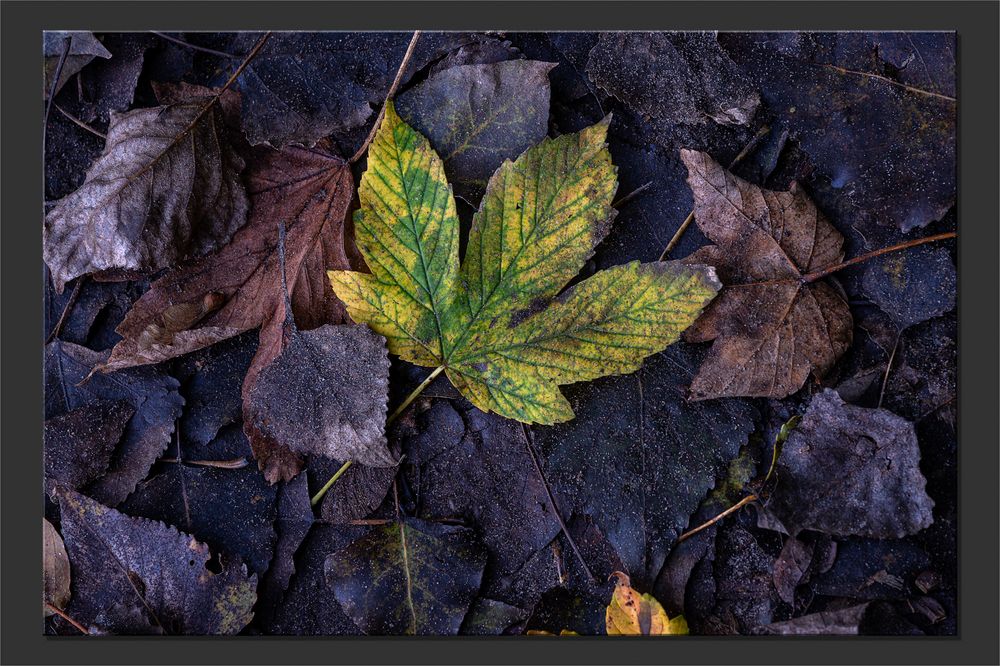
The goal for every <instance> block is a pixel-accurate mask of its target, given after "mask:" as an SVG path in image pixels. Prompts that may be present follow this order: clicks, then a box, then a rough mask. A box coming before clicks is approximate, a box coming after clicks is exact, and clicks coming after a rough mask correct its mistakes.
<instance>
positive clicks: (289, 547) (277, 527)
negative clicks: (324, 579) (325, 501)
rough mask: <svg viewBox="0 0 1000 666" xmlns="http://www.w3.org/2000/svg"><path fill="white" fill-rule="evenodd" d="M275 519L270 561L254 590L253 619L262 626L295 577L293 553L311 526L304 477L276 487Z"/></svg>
mask: <svg viewBox="0 0 1000 666" xmlns="http://www.w3.org/2000/svg"><path fill="white" fill-rule="evenodd" d="M277 495H278V497H277V518H276V520H275V522H274V531H275V533H276V534H277V540H276V541H275V544H274V557H272V558H271V563H270V565H269V566H268V569H267V573H266V574H264V576H263V577H262V579H261V582H260V585H259V586H258V588H257V597H258V603H257V617H258V620H259V621H260V622H262V623H264V625H263V626H266V623H267V622H268V621H269V619H270V618H272V617H273V615H274V613H275V612H276V610H277V607H278V604H279V603H280V602H281V600H282V598H283V597H284V594H285V590H287V589H288V584H289V582H290V581H291V578H292V575H293V574H294V573H295V560H294V556H295V551H297V550H298V549H299V546H301V545H302V542H303V541H304V540H305V538H306V535H307V534H308V533H309V528H310V527H312V523H313V512H312V507H311V506H310V505H309V488H308V486H307V484H306V477H305V476H298V477H296V478H294V479H292V480H291V481H288V482H287V483H282V484H279V485H278V487H277Z"/></svg>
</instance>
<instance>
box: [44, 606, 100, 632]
mask: <svg viewBox="0 0 1000 666" xmlns="http://www.w3.org/2000/svg"><path fill="white" fill-rule="evenodd" d="M43 603H44V605H45V607H46V608H48V609H49V610H50V611H51V612H53V613H55V614H56V615H58V616H59V617H61V618H62V619H64V620H66V621H67V622H69V623H70V624H71V625H73V628H74V629H76V630H77V631H79V632H80V633H81V634H83V635H84V636H89V635H90V631H89V630H88V629H87V627H85V626H83V625H82V624H80V623H79V622H77V621H76V620H74V619H73V618H71V617H70V616H69V615H67V614H66V613H65V612H64V611H63V610H62V609H61V608H59V607H58V606H54V605H52V604H50V603H49V602H48V601H46V602H43Z"/></svg>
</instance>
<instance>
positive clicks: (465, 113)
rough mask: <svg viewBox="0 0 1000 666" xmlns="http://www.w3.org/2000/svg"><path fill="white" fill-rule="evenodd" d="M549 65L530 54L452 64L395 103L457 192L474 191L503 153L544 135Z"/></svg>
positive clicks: (510, 154)
mask: <svg viewBox="0 0 1000 666" xmlns="http://www.w3.org/2000/svg"><path fill="white" fill-rule="evenodd" d="M553 67H555V63H548V62H538V61H534V60H506V61H504V62H495V63H489V64H469V65H461V66H455V67H451V68H449V69H446V70H444V71H441V72H438V73H436V74H433V75H432V76H431V77H430V78H428V79H427V80H426V81H423V82H422V83H420V84H419V85H417V86H414V87H413V88H411V89H410V90H407V91H406V92H405V93H403V94H402V95H400V96H399V98H398V99H397V100H396V111H397V112H398V113H399V115H400V117H401V118H403V119H404V120H406V122H407V123H408V124H409V125H411V126H412V127H413V128H414V129H416V130H417V131H418V132H420V133H421V134H423V135H424V136H426V137H427V139H428V140H429V141H430V142H431V145H432V146H433V147H434V149H435V150H436V151H437V152H438V153H439V154H440V155H441V159H442V160H444V168H445V174H447V176H448V181H449V182H450V183H451V184H452V186H453V187H454V188H455V192H456V194H458V195H460V196H464V197H467V198H473V199H478V197H479V196H481V195H482V193H483V191H484V190H485V189H486V182H487V181H488V180H489V178H490V176H492V175H493V172H494V171H496V169H497V167H499V166H500V164H501V163H502V162H503V161H504V160H505V159H510V160H513V159H515V158H516V157H517V156H518V155H520V154H521V153H523V152H524V151H525V150H527V149H528V148H531V147H532V146H534V145H535V144H537V143H538V142H540V141H541V140H542V139H544V138H545V136H546V133H547V131H548V124H549V77H548V73H549V71H550V70H551V69H552V68H553Z"/></svg>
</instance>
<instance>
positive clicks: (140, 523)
mask: <svg viewBox="0 0 1000 666" xmlns="http://www.w3.org/2000/svg"><path fill="white" fill-rule="evenodd" d="M59 494H60V507H61V517H62V526H63V538H64V539H65V542H66V549H67V551H68V553H69V560H70V564H71V565H72V574H73V588H72V589H73V599H72V601H71V603H70V606H69V608H68V609H67V612H68V613H69V614H70V616H72V617H73V618H74V619H76V620H77V621H79V622H81V623H82V624H85V625H87V626H93V627H96V628H99V629H102V630H105V631H108V632H110V633H114V634H133V633H136V634H139V633H160V632H162V633H168V634H179V633H184V634H235V633H238V632H239V631H240V630H241V629H243V627H244V626H246V625H247V623H249V622H250V620H251V618H252V617H253V612H252V610H251V609H252V607H253V604H254V601H255V599H256V594H255V593H254V586H255V585H256V582H257V577H256V576H247V572H246V567H244V566H243V565H242V564H240V563H238V562H232V561H231V560H230V558H227V557H225V556H223V557H222V558H221V561H222V571H221V572H220V573H212V571H211V570H210V569H209V568H208V563H209V559H210V557H211V553H210V552H209V550H208V546H206V545H205V544H203V543H200V542H199V541H196V540H195V539H194V538H193V537H191V536H189V535H187V534H184V533H183V532H179V531H177V530H176V529H175V528H173V527H170V526H168V525H164V524H163V523H159V522H156V521H152V520H146V519H144V518H130V517H128V516H126V515H125V514H122V513H119V512H118V511H115V510H114V509H109V508H108V507H106V506H103V505H101V504H98V503H97V502H95V501H93V500H91V499H89V498H87V497H84V496H83V495H80V494H77V493H75V492H73V491H60V493H59Z"/></svg>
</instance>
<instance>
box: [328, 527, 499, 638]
mask: <svg viewBox="0 0 1000 666" xmlns="http://www.w3.org/2000/svg"><path fill="white" fill-rule="evenodd" d="M404 548H405V551H404ZM485 564H486V552H485V550H484V549H483V548H482V545H481V544H480V543H479V540H478V538H477V537H476V535H475V533H474V532H473V531H472V530H468V529H465V528H461V527H453V526H448V525H440V524H435V523H428V522H424V521H420V520H415V519H410V518H407V519H404V521H403V522H401V523H391V524H388V525H383V526H380V527H376V528H374V529H372V530H371V532H369V533H368V535H367V536H364V537H362V538H361V539H359V540H357V541H355V542H354V543H352V544H351V545H350V546H348V547H347V548H346V549H344V550H342V551H339V552H336V553H333V554H332V555H330V556H329V557H328V558H327V560H326V564H325V571H326V577H327V581H328V582H329V585H330V586H331V587H332V588H333V590H334V592H335V594H336V596H337V601H339V602H340V605H341V606H342V607H343V608H344V610H345V611H346V613H347V614H348V615H349V616H350V617H351V618H353V619H354V622H355V623H356V624H357V625H358V627H359V628H360V629H361V630H362V631H363V632H364V633H366V634H379V635H389V634H419V635H453V634H457V633H458V630H459V627H460V626H461V624H462V620H463V618H464V617H465V616H466V614H467V613H468V611H469V607H470V605H471V604H472V601H473V599H475V597H476V593H477V592H478V590H479V583H480V580H481V579H482V575H483V567H484V566H485Z"/></svg>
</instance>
